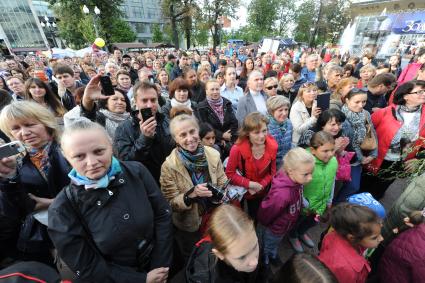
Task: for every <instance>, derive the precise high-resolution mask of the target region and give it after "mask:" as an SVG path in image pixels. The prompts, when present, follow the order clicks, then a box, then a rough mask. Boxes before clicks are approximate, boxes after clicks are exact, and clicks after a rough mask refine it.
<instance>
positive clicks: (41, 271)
mask: <svg viewBox="0 0 425 283" xmlns="http://www.w3.org/2000/svg"><path fill="white" fill-rule="evenodd" d="M60 280H61V279H60V277H59V274H58V273H57V272H56V270H54V269H53V268H52V267H50V266H48V265H45V264H44V263H40V262H35V261H24V262H20V263H16V264H13V265H11V266H9V267H7V268H5V269H3V270H0V283H59V282H60Z"/></svg>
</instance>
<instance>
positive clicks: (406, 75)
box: [397, 63, 422, 84]
mask: <svg viewBox="0 0 425 283" xmlns="http://www.w3.org/2000/svg"><path fill="white" fill-rule="evenodd" d="M421 67H422V64H420V63H411V64H409V65H407V66H406V67H405V68H404V69H403V71H402V72H401V74H400V76H399V77H398V81H397V82H398V83H399V84H402V83H405V82H408V81H411V80H413V79H414V78H415V77H416V75H417V74H418V71H419V69H420V68H421Z"/></svg>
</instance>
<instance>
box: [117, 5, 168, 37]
mask: <svg viewBox="0 0 425 283" xmlns="http://www.w3.org/2000/svg"><path fill="white" fill-rule="evenodd" d="M121 10H122V11H123V12H124V15H125V20H126V21H127V22H128V23H129V24H130V26H131V27H132V28H133V30H134V31H135V32H136V33H137V40H138V41H139V42H143V43H151V42H152V27H153V25H154V24H159V25H160V26H161V27H162V26H163V24H164V19H163V17H162V11H161V0H125V1H124V2H123V4H122V6H121Z"/></svg>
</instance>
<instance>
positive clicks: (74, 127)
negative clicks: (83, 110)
mask: <svg viewBox="0 0 425 283" xmlns="http://www.w3.org/2000/svg"><path fill="white" fill-rule="evenodd" d="M95 130H99V131H101V132H102V133H103V134H104V135H105V137H106V138H107V139H108V141H109V142H110V143H111V145H112V139H111V137H110V136H109V135H108V132H107V131H106V129H105V128H104V127H102V126H101V125H100V124H99V123H95V122H92V121H90V120H88V119H77V120H75V121H74V122H72V123H71V124H70V125H69V126H67V127H66V128H65V130H64V132H63V134H62V137H61V147H62V148H64V144H65V142H66V141H67V140H68V138H69V136H70V135H72V134H73V133H75V132H78V131H95Z"/></svg>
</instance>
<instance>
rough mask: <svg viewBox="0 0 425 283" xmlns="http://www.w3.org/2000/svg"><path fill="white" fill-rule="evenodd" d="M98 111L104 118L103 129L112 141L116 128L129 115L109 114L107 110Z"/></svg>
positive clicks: (126, 113)
mask: <svg viewBox="0 0 425 283" xmlns="http://www.w3.org/2000/svg"><path fill="white" fill-rule="evenodd" d="M99 111H100V113H102V114H103V115H105V117H106V119H105V129H106V131H107V132H108V135H109V136H110V137H111V138H112V139H113V138H114V137H115V130H116V129H117V128H118V126H119V125H121V123H122V122H124V121H125V120H127V119H128V118H129V117H130V113H128V112H124V113H122V114H119V113H114V112H111V111H109V110H107V109H100V110H99Z"/></svg>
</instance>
